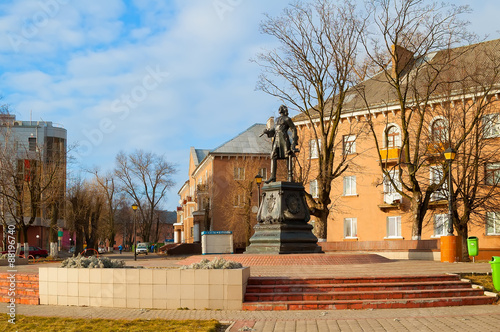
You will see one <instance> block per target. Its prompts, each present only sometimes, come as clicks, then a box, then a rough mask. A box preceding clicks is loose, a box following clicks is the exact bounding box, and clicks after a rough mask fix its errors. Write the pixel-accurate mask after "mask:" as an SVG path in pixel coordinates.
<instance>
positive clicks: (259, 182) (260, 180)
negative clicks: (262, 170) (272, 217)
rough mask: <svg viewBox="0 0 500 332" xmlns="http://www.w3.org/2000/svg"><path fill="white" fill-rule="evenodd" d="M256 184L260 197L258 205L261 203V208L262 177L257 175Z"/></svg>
mask: <svg viewBox="0 0 500 332" xmlns="http://www.w3.org/2000/svg"><path fill="white" fill-rule="evenodd" d="M255 182H256V183H257V193H258V195H259V200H258V203H259V207H260V184H261V183H262V175H260V174H257V175H256V176H255Z"/></svg>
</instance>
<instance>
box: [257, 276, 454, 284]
mask: <svg viewBox="0 0 500 332" xmlns="http://www.w3.org/2000/svg"><path fill="white" fill-rule="evenodd" d="M430 281H460V279H459V277H458V276H457V275H454V274H440V275H424V276H380V277H353V278H343V277H341V278H282V277H278V278H273V277H252V278H250V279H249V280H248V284H249V285H293V284H315V285H316V284H359V283H370V284H373V283H384V282H386V283H392V282H430Z"/></svg>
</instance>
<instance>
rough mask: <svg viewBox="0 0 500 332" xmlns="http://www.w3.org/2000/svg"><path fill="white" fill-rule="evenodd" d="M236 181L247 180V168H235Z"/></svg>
mask: <svg viewBox="0 0 500 332" xmlns="http://www.w3.org/2000/svg"><path fill="white" fill-rule="evenodd" d="M234 179H235V180H245V168H244V167H235V168H234Z"/></svg>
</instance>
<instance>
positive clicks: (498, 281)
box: [490, 256, 500, 292]
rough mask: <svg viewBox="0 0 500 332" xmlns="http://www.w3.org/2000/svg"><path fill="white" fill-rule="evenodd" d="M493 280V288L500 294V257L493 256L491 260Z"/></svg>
mask: <svg viewBox="0 0 500 332" xmlns="http://www.w3.org/2000/svg"><path fill="white" fill-rule="evenodd" d="M490 264H491V278H492V279H493V287H495V289H496V290H497V292H500V257H498V256H493V257H492V258H491V262H490Z"/></svg>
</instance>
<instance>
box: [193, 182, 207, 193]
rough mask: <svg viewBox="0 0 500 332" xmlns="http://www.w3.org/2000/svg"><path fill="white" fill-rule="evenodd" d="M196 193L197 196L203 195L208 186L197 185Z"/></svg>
mask: <svg viewBox="0 0 500 332" xmlns="http://www.w3.org/2000/svg"><path fill="white" fill-rule="evenodd" d="M196 192H197V193H198V194H204V193H206V192H208V186H207V185H206V184H198V185H197V186H196Z"/></svg>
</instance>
